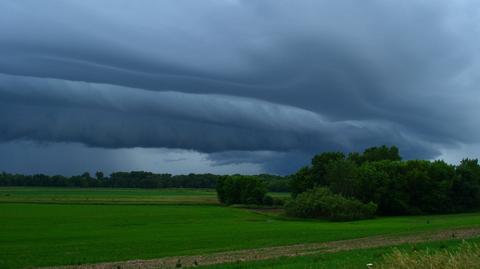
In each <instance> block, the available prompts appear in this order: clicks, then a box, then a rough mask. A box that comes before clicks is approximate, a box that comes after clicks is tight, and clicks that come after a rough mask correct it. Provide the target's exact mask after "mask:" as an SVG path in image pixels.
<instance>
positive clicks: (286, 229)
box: [0, 188, 480, 268]
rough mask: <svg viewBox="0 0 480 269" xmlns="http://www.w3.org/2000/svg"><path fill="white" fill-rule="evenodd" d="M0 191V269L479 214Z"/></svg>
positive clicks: (324, 236) (325, 237) (138, 194)
mask: <svg viewBox="0 0 480 269" xmlns="http://www.w3.org/2000/svg"><path fill="white" fill-rule="evenodd" d="M0 196H1V197H2V198H1V201H2V202H0V268H25V267H36V266H48V265H62V264H82V263H94V262H102V261H118V260H130V259H149V258H159V257H165V256H177V255H191V254H203V253H212V252H218V251H226V250H234V249H247V248H258V247H265V246H275V245H288V244H294V243H308V242H326V241H333V240H340V239H348V238H356V237H365V236H370V235H379V234H399V233H413V232H422V231H432V230H437V229H444V228H457V227H474V226H475V227H478V226H480V213H472V214H459V215H443V216H429V217H425V216H415V217H390V218H378V219H374V220H365V221H357V222H345V223H331V222H325V221H305V220H293V219H285V218H282V217H279V216H272V215H266V214H261V213H258V212H255V211H250V210H246V209H241V208H229V207H222V206H218V205H216V204H213V203H210V201H211V200H209V199H213V198H215V193H214V192H212V191H209V190H206V191H200V190H159V191H156V190H126V189H93V190H89V189H55V188H2V189H0ZM157 196H158V197H157ZM54 197H55V199H56V200H53V201H52V199H53V198H54ZM184 197H187V198H184ZM137 199H143V200H142V202H141V204H135V203H137V202H136V201H137ZM184 199H185V200H184ZM92 201H95V202H92ZM185 201H188V202H187V203H186V204H185ZM193 201H197V202H193ZM24 202H25V203H24ZM102 203H105V204H102ZM117 203H118V204H117ZM128 203H132V204H128ZM172 203H173V204H172ZM175 203H178V204H182V205H174V204H175ZM188 203H190V205H188ZM193 203H197V205H193ZM242 268H243V267H242ZM286 268H287V267H286Z"/></svg>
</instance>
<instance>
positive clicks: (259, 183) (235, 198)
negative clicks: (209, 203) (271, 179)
mask: <svg viewBox="0 0 480 269" xmlns="http://www.w3.org/2000/svg"><path fill="white" fill-rule="evenodd" d="M216 189H217V195H218V200H219V201H220V202H221V203H222V204H226V205H233V204H245V205H267V206H271V205H279V204H282V203H283V201H280V200H278V199H277V198H273V197H271V196H269V195H267V190H268V189H267V184H266V181H265V180H261V179H260V178H259V177H258V176H244V175H233V176H223V177H221V178H220V179H219V180H218V182H217V187H216Z"/></svg>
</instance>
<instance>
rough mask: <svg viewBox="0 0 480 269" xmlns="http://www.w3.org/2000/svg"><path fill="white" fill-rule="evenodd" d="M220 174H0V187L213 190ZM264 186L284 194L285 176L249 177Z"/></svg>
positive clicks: (287, 183)
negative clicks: (262, 183) (66, 175)
mask: <svg viewBox="0 0 480 269" xmlns="http://www.w3.org/2000/svg"><path fill="white" fill-rule="evenodd" d="M223 177H224V176H222V175H214V174H188V175H171V174H156V173H151V172H144V171H132V172H114V173H112V174H110V175H109V176H105V175H104V174H103V173H102V172H97V173H95V175H94V176H91V175H90V173H83V174H81V175H76V176H71V177H65V176H62V175H54V176H49V175H44V174H35V175H22V174H9V173H5V172H3V173H1V174H0V186H32V187H35V186H36V187H81V188H105V187H106V188H147V189H154V188H209V189H211V188H215V187H216V186H217V182H218V180H219V179H220V178H223ZM252 177H255V178H257V179H258V180H260V181H262V182H264V183H265V186H266V188H267V189H268V191H276V192H288V191H289V179H288V177H283V176H276V175H269V174H260V175H255V176H252Z"/></svg>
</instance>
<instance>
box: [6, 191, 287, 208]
mask: <svg viewBox="0 0 480 269" xmlns="http://www.w3.org/2000/svg"><path fill="white" fill-rule="evenodd" d="M269 194H270V195H271V196H273V197H288V196H289V194H288V193H269ZM1 202H9V203H52V204H174V205H180V204H194V205H198V204H211V205H213V204H218V199H217V193H216V191H215V190H213V189H180V188H178V189H126V188H55V187H0V203H1Z"/></svg>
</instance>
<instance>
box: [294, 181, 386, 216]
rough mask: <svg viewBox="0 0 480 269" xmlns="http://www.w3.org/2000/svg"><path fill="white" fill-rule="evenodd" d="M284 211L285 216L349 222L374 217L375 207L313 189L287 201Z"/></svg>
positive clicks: (322, 189)
mask: <svg viewBox="0 0 480 269" xmlns="http://www.w3.org/2000/svg"><path fill="white" fill-rule="evenodd" d="M285 210H286V213H287V215H290V216H294V217H302V218H325V219H328V220H332V221H350V220H359V219H368V218H372V217H374V215H375V211H376V210H377V205H375V204H374V203H371V202H370V203H368V204H364V203H362V202H360V201H359V200H356V199H352V198H345V197H344V196H342V195H339V194H333V193H332V192H331V191H330V190H329V189H327V188H315V189H311V190H308V191H306V192H304V193H301V194H299V195H298V196H297V197H295V198H294V199H292V200H291V201H289V202H288V203H287V204H286V205H285Z"/></svg>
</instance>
